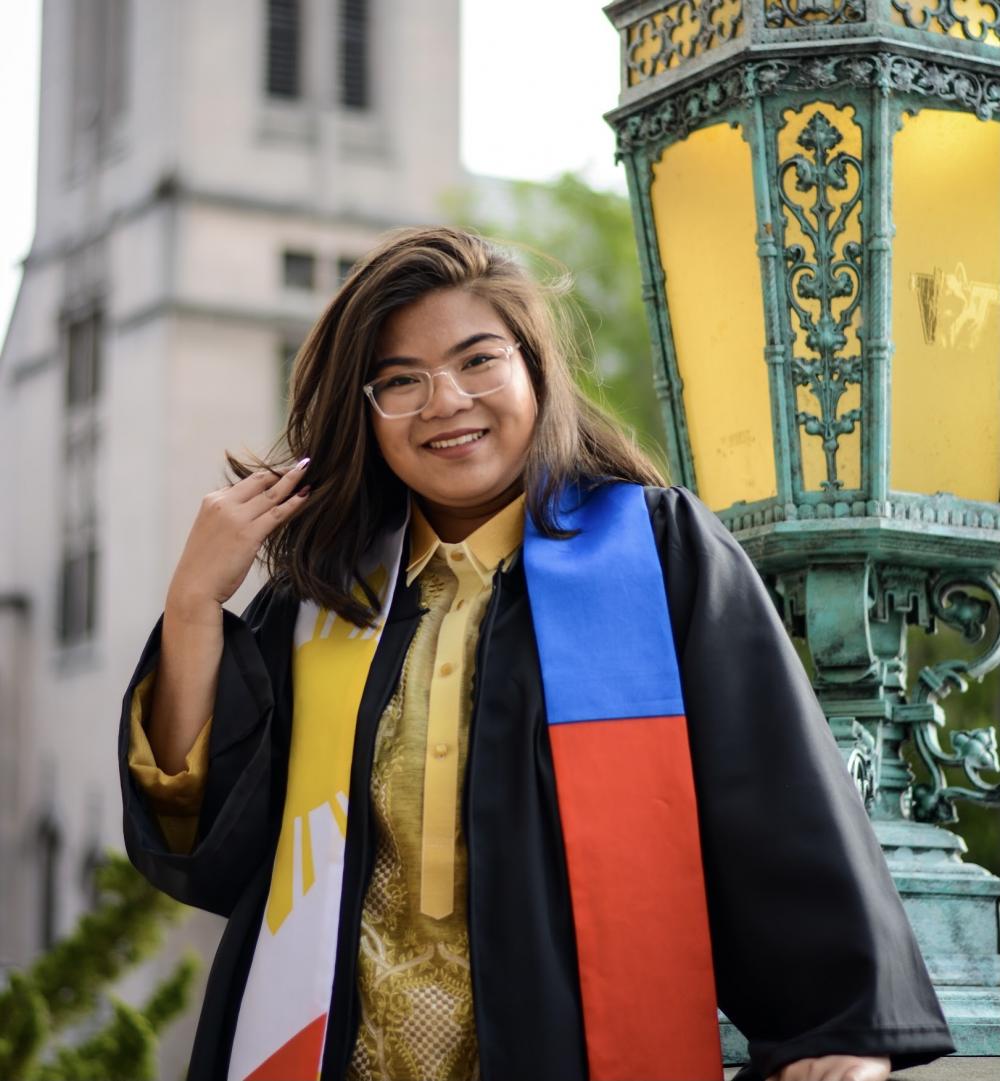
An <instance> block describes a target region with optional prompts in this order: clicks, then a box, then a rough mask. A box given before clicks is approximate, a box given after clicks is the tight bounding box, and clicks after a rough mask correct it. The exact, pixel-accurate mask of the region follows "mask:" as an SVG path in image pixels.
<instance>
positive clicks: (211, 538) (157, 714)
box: [146, 458, 309, 774]
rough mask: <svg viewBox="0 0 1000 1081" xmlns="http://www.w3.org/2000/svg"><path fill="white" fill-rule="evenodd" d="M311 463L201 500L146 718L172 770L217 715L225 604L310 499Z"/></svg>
mask: <svg viewBox="0 0 1000 1081" xmlns="http://www.w3.org/2000/svg"><path fill="white" fill-rule="evenodd" d="M308 463H309V459H308V458H303V460H302V461H301V462H299V463H298V464H297V465H296V466H295V467H294V468H292V469H289V470H287V471H286V472H285V473H283V474H276V473H271V472H270V471H268V470H261V471H259V472H257V473H253V474H251V475H250V476H249V477H244V478H243V480H241V481H239V482H237V483H236V484H234V485H232V486H231V487H229V488H223V489H221V490H220V491H218V492H211V493H209V494H208V495H207V496H205V498H204V499H203V500H202V501H201V508H200V509H199V511H198V515H197V517H196V518H195V520H194V525H193V526H192V527H191V532H190V533H189V534H188V539H187V543H186V544H185V545H184V551H183V553H182V554H181V558H180V562H179V563H178V564H177V569H176V570H175V571H174V576H173V579H172V580H171V582H170V589H169V590H168V592H167V603H166V605H165V607H164V610H163V633H162V635H161V638H160V663H159V666H158V670H157V674H156V682H155V684H154V686H153V702H152V716H151V717H148V718H147V719H146V720H147V724H146V732H147V735H148V737H149V743H150V746H151V747H152V749H153V755H154V757H155V759H156V764H157V765H158V766H159V767H160V768H161V769H162V770H164V771H165V772H166V773H170V774H175V773H180V772H181V771H182V770H183V769H185V768H186V758H187V754H188V752H189V751H190V750H191V747H192V746H193V744H194V741H195V739H197V737H198V733H199V732H200V731H201V729H202V727H203V726H204V724H205V722H206V721H207V720H208V718H209V716H211V713H212V702H213V700H214V698H215V691H216V685H217V682H218V673H219V660H220V658H221V656H222V647H223V635H222V605H223V603H224V602H225V601H228V600H229V598H230V597H231V596H232V595H233V594H234V593H235V592H236V590H237V589H239V588H240V586H241V585H242V584H243V580H244V578H246V576H247V574H248V573H249V572H250V568H251V567H252V566H253V561H254V558H255V557H256V555H257V550H258V549H259V548H260V546H261V543H262V542H263V541H264V539H265V538H266V537H267V535H268V534H269V533H270V532H271V531H272V530H273V529H276V528H277V527H278V526H279V525H281V523H282V522H287V521H288V520H289V519H290V518H291V517H292V516H293V515H295V514H296V513H297V512H298V511H299V510H300V509H301V508H302V507H304V506H305V504H306V499H305V496H306V495H307V494H308V489H300V490H299V491H298V492H295V487H296V485H297V484H299V483H300V482H301V480H302V476H303V471H304V470H305V467H306V466H307V465H308ZM293 492H295V494H294V495H293V494H292V493H293Z"/></svg>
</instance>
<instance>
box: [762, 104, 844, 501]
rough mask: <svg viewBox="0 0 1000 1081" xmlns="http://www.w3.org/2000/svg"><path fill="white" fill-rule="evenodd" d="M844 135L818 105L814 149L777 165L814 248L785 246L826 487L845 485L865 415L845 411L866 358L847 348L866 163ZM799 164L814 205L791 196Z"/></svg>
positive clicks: (804, 139) (809, 130) (804, 141)
mask: <svg viewBox="0 0 1000 1081" xmlns="http://www.w3.org/2000/svg"><path fill="white" fill-rule="evenodd" d="M842 140H843V135H842V134H841V133H840V131H838V130H837V128H836V127H834V125H833V124H831V123H830V121H829V120H828V119H827V117H826V116H825V115H824V114H823V113H822V112H816V113H814V114H813V116H812V117H811V118H810V119H809V121H808V123H807V124H806V126H805V128H804V129H803V131H802V133H801V134H800V135H799V137H798V140H797V141H798V144H799V146H801V147H802V149H803V150H805V151H807V154H795V155H794V156H793V157H791V158H789V159H788V160H787V161H784V162H782V163H781V164H780V165H779V167H778V195H779V198H780V199H781V203H782V206H783V207H784V208H785V210H786V212H787V213H788V214H789V215H790V216H791V217H793V218H794V219H795V221H796V222H798V225H799V228H800V229H801V230H802V232H803V234H804V235H805V237H806V238H807V239H808V241H809V243H810V245H811V247H812V252H811V253H807V251H806V249H805V247H804V246H803V245H802V244H790V245H788V246H787V247H786V248H785V261H786V263H787V264H788V265H787V269H786V272H785V282H786V286H787V295H788V301H789V304H790V305H791V308H792V311H793V312H794V313H795V317H796V319H797V320H798V323H799V326H800V327H801V329H802V331H803V332H804V334H805V345H806V347H807V348H808V349H809V350H810V351H811V352H812V353H813V354H814V356H813V357H799V356H796V357H794V358H793V360H792V378H793V379H794V381H795V384H796V386H804V387H808V388H809V390H810V391H811V392H812V394H813V395H814V396H815V398H816V400H817V402H818V403H819V413H818V415H817V414H815V413H808V412H804V411H803V412H800V413H798V414H797V418H796V419H797V420H798V423H799V424H800V425H801V426H802V427H803V428H804V429H805V431H806V433H808V434H809V435H813V436H819V437H820V438H821V439H822V441H823V453H824V455H825V457H826V474H827V475H826V479H825V480H823V481H821V482H820V483H821V485H822V487H823V488H824V489H826V490H834V489H837V488H841V487H842V486H843V481H841V480H839V479H838V477H837V451H838V449H839V447H840V437H841V436H842V435H845V434H847V433H849V432H853V431H854V429H855V427H856V426H857V425H858V423H859V422H860V420H861V410H860V409H849V410H847V411H846V412H844V413H839V412H838V409H839V404H840V399H841V397H842V396H843V394H844V393H845V392H846V390H847V388H848V386H850V385H851V384H852V383H860V382H861V378H862V375H861V357H860V356H843V355H842V351H843V350H844V348H845V347H846V345H847V340H848V339H847V333H846V332H847V329H848V328H849V327H850V325H851V323H852V321H853V319H854V314H855V312H856V311H857V308H858V305H859V304H860V303H861V256H862V248H861V244H860V243H858V242H856V241H850V240H844V239H843V238H844V234H845V232H846V231H847V229H848V226H849V224H850V223H851V219H852V216H854V215H855V211H856V209H857V208H858V206H859V204H860V202H861V171H862V167H861V161H860V160H859V159H858V158H857V157H855V156H854V155H853V154H848V153H846V152H845V151H839V152H836V153H835V152H834V151H835V150H836V147H837V146H838V144H839V143H840V142H842ZM792 171H794V173H795V178H796V179H795V188H796V190H797V191H800V192H814V193H815V198H814V200H813V203H812V206H811V207H808V208H806V207H805V206H802V205H800V203H799V202H798V201H796V200H795V199H793V198H792V197H791V196H790V195H789V193H788V190H787V186H786V184H785V177H786V176H787V174H789V173H790V172H792ZM852 183H853V191H850V193H849V194H848V195H847V197H846V198H845V199H844V200H843V201H842V202H840V204H839V205H837V206H835V205H834V203H833V202H832V201H831V198H830V195H831V192H832V191H848V190H849V189H850V188H851V186H852ZM838 242H839V253H838ZM810 254H811V256H812V258H809V255H810ZM835 305H836V310H835ZM817 309H818V311H817Z"/></svg>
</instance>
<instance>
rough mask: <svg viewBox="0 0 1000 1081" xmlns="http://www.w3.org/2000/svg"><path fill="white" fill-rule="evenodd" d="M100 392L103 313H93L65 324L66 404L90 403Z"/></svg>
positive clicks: (73, 405) (75, 405)
mask: <svg viewBox="0 0 1000 1081" xmlns="http://www.w3.org/2000/svg"><path fill="white" fill-rule="evenodd" d="M100 391H101V315H100V312H92V313H90V314H89V315H87V316H84V317H83V318H81V319H75V320H73V321H71V322H70V323H68V324H67V326H66V405H67V406H68V407H69V408H71V409H72V408H75V407H77V406H83V405H87V404H89V403H91V402H93V401H94V400H95V399H96V398H97V396H98V395H99V394H100Z"/></svg>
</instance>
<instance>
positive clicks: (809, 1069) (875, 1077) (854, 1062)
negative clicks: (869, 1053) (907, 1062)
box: [768, 1055, 890, 1081]
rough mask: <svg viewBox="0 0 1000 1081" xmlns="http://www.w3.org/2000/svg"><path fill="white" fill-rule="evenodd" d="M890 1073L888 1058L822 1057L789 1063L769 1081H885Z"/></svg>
mask: <svg viewBox="0 0 1000 1081" xmlns="http://www.w3.org/2000/svg"><path fill="white" fill-rule="evenodd" d="M889 1070H890V1062H889V1059H887V1058H868V1057H859V1056H855V1055H823V1056H821V1057H819V1058H804V1059H799V1060H798V1061H797V1062H790V1063H789V1064H788V1065H787V1066H784V1067H782V1068H781V1069H780V1070H779V1071H778V1072H777V1073H776V1074H772V1075H771V1076H770V1077H769V1078H768V1081H886V1078H887V1077H888V1076H889Z"/></svg>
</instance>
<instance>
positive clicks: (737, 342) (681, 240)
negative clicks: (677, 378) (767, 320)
mask: <svg viewBox="0 0 1000 1081" xmlns="http://www.w3.org/2000/svg"><path fill="white" fill-rule="evenodd" d="M651 199H652V206H653V217H654V220H655V223H656V235H657V240H658V242H659V248H660V258H661V260H662V262H663V270H664V273H665V274H666V279H667V285H666V289H667V306H668V308H669V311H670V321H671V324H672V327H673V335H674V345H675V347H676V350H677V362H678V366H679V368H680V374H681V378H682V379H683V381H684V406H685V410H686V413H687V422H688V429H689V432H690V437H691V447H692V450H693V452H694V461H695V474H696V477H697V481H698V493H699V495H700V496H701V498H702V499H703V500H704V501H705V502H706V503H707V504H708V505H709V506H710V507H711V508H712V509H713V510H721V509H723V508H724V507H728V506H730V505H731V504H732V503H734V502H736V501H737V500H740V499H745V500H747V501H752V500H756V499H765V498H767V497H768V496H773V495H774V494H775V491H776V488H775V471H774V445H773V442H772V439H771V407H770V396H769V393H768V382H767V364H766V363H765V361H764V341H765V339H764V316H763V307H762V301H761V291H760V264H759V261H758V258H757V249H756V242H755V239H754V237H755V233H756V214H755V208H754V201H753V183H752V176H751V170H750V148H749V147H748V146H747V144H746V143H745V142H744V141H743V139H742V137H741V135H740V133H739V131H738V130H736V129H734V128H731V127H729V126H728V125H726V124H717V125H715V126H713V127H710V128H704V129H702V130H700V131H696V132H693V133H692V134H691V135H689V136H688V137H687V138H686V139H684V140H683V141H681V142H679V143H675V144H674V145H673V146H671V147H668V148H667V150H666V151H665V152H664V154H663V157H662V158H661V160H660V161H659V162H658V163H657V164H656V165H654V167H653V184H652V188H651Z"/></svg>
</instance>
